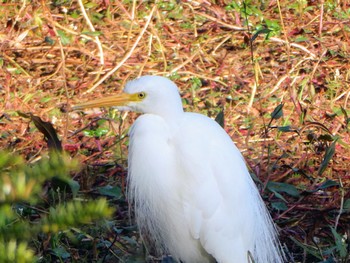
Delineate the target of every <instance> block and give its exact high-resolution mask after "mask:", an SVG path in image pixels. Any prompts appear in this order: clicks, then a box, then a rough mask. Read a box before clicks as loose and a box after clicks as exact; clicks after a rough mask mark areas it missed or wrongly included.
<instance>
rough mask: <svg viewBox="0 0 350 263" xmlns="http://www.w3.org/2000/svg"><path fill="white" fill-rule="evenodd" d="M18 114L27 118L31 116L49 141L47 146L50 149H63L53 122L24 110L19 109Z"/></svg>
mask: <svg viewBox="0 0 350 263" xmlns="http://www.w3.org/2000/svg"><path fill="white" fill-rule="evenodd" d="M17 112H18V114H19V115H20V116H22V117H25V118H30V119H31V120H32V122H33V123H34V125H35V127H37V129H38V130H39V131H40V132H41V133H42V134H43V135H44V137H45V140H46V142H47V146H48V147H49V149H50V150H57V151H60V152H61V151H62V144H61V141H60V140H59V139H58V136H57V133H56V130H55V129H54V127H53V126H52V124H51V122H45V121H43V120H42V119H40V117H38V116H35V115H33V114H31V113H29V114H26V113H23V112H19V111H17Z"/></svg>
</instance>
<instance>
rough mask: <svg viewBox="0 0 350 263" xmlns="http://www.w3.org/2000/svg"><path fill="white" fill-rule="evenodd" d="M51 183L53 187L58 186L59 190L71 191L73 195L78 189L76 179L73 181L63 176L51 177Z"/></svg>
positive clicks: (74, 195)
mask: <svg viewBox="0 0 350 263" xmlns="http://www.w3.org/2000/svg"><path fill="white" fill-rule="evenodd" d="M51 185H52V187H53V188H54V189H57V188H59V189H60V191H62V192H63V191H68V192H71V193H72V195H73V197H76V195H77V194H78V191H79V189H80V185H79V183H78V182H77V181H74V180H73V179H70V178H64V177H56V176H55V177H53V178H52V181H51Z"/></svg>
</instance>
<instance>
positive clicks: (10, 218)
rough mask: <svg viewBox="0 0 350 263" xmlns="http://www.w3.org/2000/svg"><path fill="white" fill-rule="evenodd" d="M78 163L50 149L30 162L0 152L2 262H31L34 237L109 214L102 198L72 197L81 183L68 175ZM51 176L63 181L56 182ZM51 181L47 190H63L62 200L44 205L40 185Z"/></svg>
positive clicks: (52, 235) (45, 201)
mask: <svg viewBox="0 0 350 263" xmlns="http://www.w3.org/2000/svg"><path fill="white" fill-rule="evenodd" d="M76 167H77V163H76V162H75V161H73V160H71V159H70V158H69V157H68V156H65V155H62V154H59V153H54V152H52V154H51V155H50V157H49V158H48V157H47V158H42V160H41V161H39V162H37V163H36V164H34V165H27V164H26V163H25V161H24V160H23V158H21V157H19V156H17V155H14V154H9V153H7V152H0V174H1V176H0V262H5V263H6V262H12V263H13V262H21V263H22V262H34V261H35V260H36V257H35V255H36V254H37V251H35V249H34V247H33V244H34V243H35V240H36V239H37V238H38V236H41V237H42V236H46V238H47V239H49V240H50V237H51V239H52V238H54V237H55V236H56V237H57V234H56V233H61V232H63V231H65V230H67V229H70V228H74V227H78V226H81V225H83V224H88V223H91V222H93V221H95V220H101V219H105V218H108V217H110V216H111V215H112V213H113V209H111V208H110V207H108V204H107V201H106V200H105V199H97V200H94V201H89V200H84V201H78V200H76V199H75V198H74V196H75V195H76V193H77V187H78V188H79V184H78V183H77V182H75V181H73V180H72V179H70V178H69V177H68V174H69V172H70V171H71V170H72V169H75V168H76ZM55 180H56V182H57V181H60V182H61V183H60V184H54V183H53V182H54V181H55ZM50 182H51V187H52V188H53V189H51V190H50V191H53V192H56V193H58V192H61V193H64V194H65V197H66V198H65V199H61V200H60V201H59V202H56V203H57V204H56V205H50V206H49V207H48V206H47V200H49V199H48V198H46V197H45V194H44V189H43V186H44V185H45V184H50ZM54 188H55V189H54ZM50 191H49V192H50ZM68 196H69V198H68Z"/></svg>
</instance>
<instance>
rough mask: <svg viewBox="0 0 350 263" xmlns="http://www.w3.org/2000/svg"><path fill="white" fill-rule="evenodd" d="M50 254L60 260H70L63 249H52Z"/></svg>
mask: <svg viewBox="0 0 350 263" xmlns="http://www.w3.org/2000/svg"><path fill="white" fill-rule="evenodd" d="M51 254H52V255H55V256H56V257H59V258H61V259H68V258H70V254H69V253H68V252H67V250H66V249H65V248H64V247H56V248H54V249H52V250H51Z"/></svg>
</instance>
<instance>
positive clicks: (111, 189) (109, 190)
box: [97, 185, 122, 199]
mask: <svg viewBox="0 0 350 263" xmlns="http://www.w3.org/2000/svg"><path fill="white" fill-rule="evenodd" d="M97 191H98V192H99V194H101V195H104V196H109V197H113V198H117V199H119V198H121V196H122V190H121V189H120V187H118V186H111V185H106V186H103V187H99V188H97Z"/></svg>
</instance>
